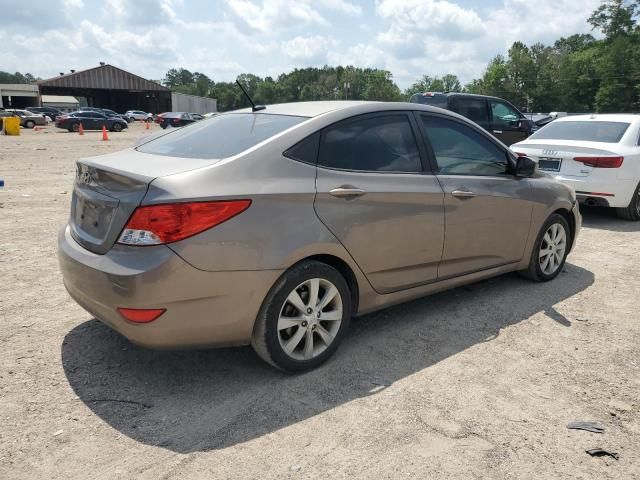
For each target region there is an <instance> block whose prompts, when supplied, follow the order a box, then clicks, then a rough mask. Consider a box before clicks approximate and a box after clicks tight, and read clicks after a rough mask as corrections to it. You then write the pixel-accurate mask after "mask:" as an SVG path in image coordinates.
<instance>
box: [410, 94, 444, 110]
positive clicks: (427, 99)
mask: <svg viewBox="0 0 640 480" xmlns="http://www.w3.org/2000/svg"><path fill="white" fill-rule="evenodd" d="M409 101H410V102H411V103H419V104H421V105H431V106H432V107H440V108H447V97H446V96H445V95H442V94H431V95H429V94H423V93H416V94H415V95H413V96H412V97H411V99H410V100H409Z"/></svg>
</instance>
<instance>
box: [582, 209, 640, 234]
mask: <svg viewBox="0 0 640 480" xmlns="http://www.w3.org/2000/svg"><path fill="white" fill-rule="evenodd" d="M580 213H581V214H582V226H584V227H587V228H597V229H598V230H610V231H612V232H640V222H633V221H629V220H624V219H622V218H620V217H618V216H617V215H616V212H615V210H614V209H613V208H605V207H584V206H582V205H581V206H580Z"/></svg>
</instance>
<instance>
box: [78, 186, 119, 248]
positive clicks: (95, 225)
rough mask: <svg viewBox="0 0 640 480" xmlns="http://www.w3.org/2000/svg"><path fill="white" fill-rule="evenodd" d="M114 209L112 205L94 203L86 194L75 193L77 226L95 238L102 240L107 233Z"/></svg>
mask: <svg viewBox="0 0 640 480" xmlns="http://www.w3.org/2000/svg"><path fill="white" fill-rule="evenodd" d="M76 193H77V192H76ZM114 211H115V209H114V208H113V206H112V205H109V204H104V203H94V202H93V201H91V199H89V198H87V197H85V196H84V195H78V194H76V195H75V205H74V208H73V213H74V215H73V216H74V218H73V220H74V223H75V226H76V228H77V229H78V230H80V231H81V232H84V233H86V234H88V235H90V236H91V237H93V238H95V239H100V240H101V239H103V238H104V237H105V236H106V235H107V233H108V231H109V226H110V225H111V220H112V219H113V213H114Z"/></svg>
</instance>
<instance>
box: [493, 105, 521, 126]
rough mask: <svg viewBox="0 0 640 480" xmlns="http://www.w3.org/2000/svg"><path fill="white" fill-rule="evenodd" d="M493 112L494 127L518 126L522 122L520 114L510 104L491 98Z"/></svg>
mask: <svg viewBox="0 0 640 480" xmlns="http://www.w3.org/2000/svg"><path fill="white" fill-rule="evenodd" d="M491 113H492V114H493V128H507V127H517V126H518V124H519V123H520V115H519V114H518V112H516V111H515V110H514V109H513V108H511V107H510V106H509V105H507V104H505V103H502V102H496V101H495V100H491Z"/></svg>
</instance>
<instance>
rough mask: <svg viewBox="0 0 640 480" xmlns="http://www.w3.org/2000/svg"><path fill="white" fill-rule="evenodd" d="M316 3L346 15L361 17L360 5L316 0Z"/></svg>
mask: <svg viewBox="0 0 640 480" xmlns="http://www.w3.org/2000/svg"><path fill="white" fill-rule="evenodd" d="M318 3H319V4H320V5H322V6H324V7H326V8H331V9H333V10H337V11H339V12H341V13H346V14H347V15H362V7H361V6H360V5H356V4H355V3H352V2H347V1H345V0H318Z"/></svg>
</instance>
